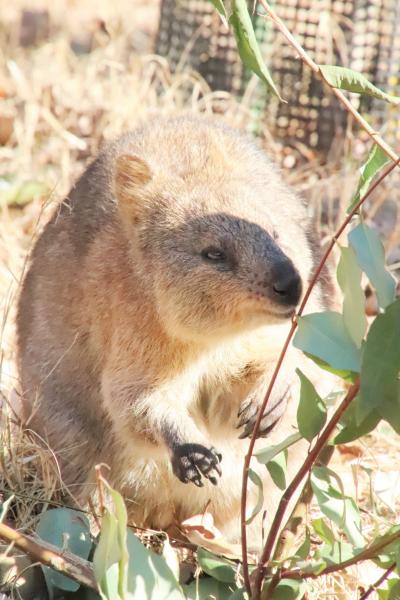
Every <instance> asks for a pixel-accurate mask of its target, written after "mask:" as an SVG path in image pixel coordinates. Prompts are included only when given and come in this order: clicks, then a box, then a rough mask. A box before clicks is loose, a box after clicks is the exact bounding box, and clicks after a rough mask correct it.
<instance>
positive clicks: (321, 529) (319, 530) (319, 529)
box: [311, 518, 336, 546]
mask: <svg viewBox="0 0 400 600" xmlns="http://www.w3.org/2000/svg"><path fill="white" fill-rule="evenodd" d="M311 525H312V528H313V529H314V532H315V533H316V534H317V535H318V537H320V538H321V540H322V541H323V542H325V543H326V544H328V545H330V546H333V544H334V543H335V541H336V540H335V534H334V533H333V531H332V529H331V528H330V527H329V526H328V525H327V524H326V522H325V520H324V519H322V518H319V519H314V520H313V521H311Z"/></svg>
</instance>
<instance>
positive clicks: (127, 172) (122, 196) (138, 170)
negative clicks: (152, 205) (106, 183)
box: [114, 154, 152, 203]
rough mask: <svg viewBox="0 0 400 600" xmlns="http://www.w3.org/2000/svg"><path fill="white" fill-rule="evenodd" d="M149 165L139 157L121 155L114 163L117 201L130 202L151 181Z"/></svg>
mask: <svg viewBox="0 0 400 600" xmlns="http://www.w3.org/2000/svg"><path fill="white" fill-rule="evenodd" d="M151 178H152V173H151V170H150V167H149V165H148V164H147V162H146V161H144V160H143V159H142V158H140V157H139V156H135V155H133V154H122V155H121V156H118V158H117V159H116V161H115V172H114V185H115V193H116V196H117V199H118V201H120V202H122V203H125V202H126V201H128V202H132V200H134V198H135V197H137V195H138V193H140V190H141V189H143V188H144V187H145V185H146V184H147V183H148V182H149V181H150V180H151Z"/></svg>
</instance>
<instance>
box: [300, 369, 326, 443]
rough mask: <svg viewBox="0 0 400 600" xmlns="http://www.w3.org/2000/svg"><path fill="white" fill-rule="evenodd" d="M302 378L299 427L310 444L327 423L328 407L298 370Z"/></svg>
mask: <svg viewBox="0 0 400 600" xmlns="http://www.w3.org/2000/svg"><path fill="white" fill-rule="evenodd" d="M296 373H297V375H298V376H299V378H300V383H301V384H300V402H299V407H298V409H297V426H298V428H299V431H300V433H301V435H302V436H303V437H304V438H306V440H308V441H309V442H311V440H312V439H313V438H314V437H315V436H316V435H317V434H318V433H319V432H320V431H321V429H322V428H323V426H324V425H325V422H326V407H325V404H324V403H323V401H322V399H321V397H320V395H319V394H318V392H317V390H316V389H315V387H314V386H313V384H312V383H311V381H310V380H309V379H308V378H307V377H306V376H305V375H304V373H302V372H301V371H300V369H296Z"/></svg>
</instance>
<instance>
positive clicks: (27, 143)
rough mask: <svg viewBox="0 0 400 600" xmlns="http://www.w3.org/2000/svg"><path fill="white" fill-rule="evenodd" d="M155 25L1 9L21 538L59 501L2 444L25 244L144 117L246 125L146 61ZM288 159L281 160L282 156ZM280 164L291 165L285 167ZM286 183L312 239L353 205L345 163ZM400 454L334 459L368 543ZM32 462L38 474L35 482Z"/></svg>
mask: <svg viewBox="0 0 400 600" xmlns="http://www.w3.org/2000/svg"><path fill="white" fill-rule="evenodd" d="M82 4H83V5H84V8H82ZM28 5H29V9H30V10H36V9H44V10H46V11H48V15H49V27H48V28H47V26H46V25H43V24H42V25H41V26H39V27H36V30H35V28H34V29H33V34H32V33H30V32H29V27H28V28H25V29H24V30H22V29H21V27H20V21H21V15H22V11H23V8H24V7H27V6H28ZM115 6H118V14H116V12H115ZM25 18H28V17H25ZM157 20H158V0H147V1H146V0H143V1H139V0H119V2H118V3H116V2H115V1H114V2H112V1H111V0H102V1H100V2H98V1H97V2H96V1H95V0H90V1H89V0H87V1H86V2H85V3H81V2H74V1H71V0H70V1H69V0H56V1H54V0H53V1H52V0H47V1H46V0H42V1H39V0H37V1H33V0H31V1H30V2H29V3H28V2H23V0H13V2H12V3H7V4H5V3H2V6H1V13H0V48H1V49H0V319H1V321H2V324H1V329H0V339H1V355H0V377H1V379H0V390H1V393H2V397H3V427H2V431H1V434H2V438H3V444H4V446H5V450H4V452H3V454H2V456H1V464H2V467H3V468H2V473H0V494H2V493H4V494H5V496H6V497H7V496H8V495H9V493H10V492H14V493H15V494H16V498H17V501H16V503H15V506H14V518H15V520H16V521H15V522H16V525H18V526H19V527H24V528H29V527H31V526H32V525H33V524H34V521H35V516H36V513H37V511H38V510H43V509H44V505H43V504H42V503H40V504H38V500H39V499H42V500H43V499H45V498H47V499H49V498H51V497H57V493H56V490H57V489H58V488H59V479H58V473H57V469H56V466H55V464H54V461H52V460H51V453H50V452H49V451H48V450H47V449H45V448H43V447H42V445H41V444H40V443H39V442H38V440H36V439H34V438H32V437H31V436H29V435H26V434H25V435H22V433H18V434H15V433H14V435H13V437H12V439H11V437H10V434H9V428H8V425H9V422H10V420H9V411H8V410H7V406H8V404H9V401H10V400H12V398H13V393H14V392H13V389H14V387H17V380H16V374H15V365H14V359H15V356H14V337H13V313H14V306H15V297H16V294H17V292H18V282H19V281H20V278H21V274H22V271H23V265H24V261H25V258H26V254H27V251H28V250H29V248H30V246H31V243H32V239H33V238H34V236H35V235H37V232H38V231H39V230H40V226H41V224H42V223H43V222H45V220H46V218H47V216H48V214H49V213H50V212H51V209H52V206H53V205H54V202H55V201H57V200H59V199H61V198H62V197H63V195H64V194H65V193H66V192H67V191H68V189H69V187H70V185H71V182H72V181H73V180H74V179H75V178H76V176H77V175H78V174H79V173H80V172H81V171H82V169H83V168H84V166H85V164H86V163H87V161H88V160H89V159H90V157H91V156H93V154H94V153H95V152H96V151H97V149H98V147H99V146H100V144H101V142H102V141H103V140H104V139H109V138H111V137H113V136H115V135H117V134H119V133H120V132H122V131H124V130H126V129H127V128H132V127H134V126H135V125H136V124H137V123H138V122H139V121H140V120H141V119H149V118H151V115H152V114H154V112H155V111H161V112H164V113H176V112H177V111H180V110H182V109H188V108H190V109H192V110H196V111H208V112H212V111H213V110H218V112H219V113H223V114H224V115H225V118H226V119H227V120H228V121H229V122H231V123H233V124H237V125H245V124H246V122H247V120H248V106H247V105H244V104H243V103H240V101H238V100H235V99H234V98H231V97H230V96H229V95H228V94H226V93H225V92H211V90H210V89H209V88H208V86H207V84H206V83H205V82H204V81H203V80H202V79H201V78H200V77H199V76H197V75H196V74H195V73H192V72H190V70H186V71H183V72H181V73H179V74H177V75H172V74H171V72H170V70H169V68H168V64H167V62H166V61H165V59H163V58H161V57H157V56H154V55H152V54H151V52H152V49H153V43H154V36H155V32H156V30H157ZM28 25H29V18H28ZM32 35H33V37H35V35H36V36H38V37H37V39H36V42H37V43H36V44H34V45H27V46H25V47H23V46H22V45H21V44H28V43H29V42H32V41H34V40H33V38H32ZM41 35H42V38H40V36H41ZM29 36H31V37H29ZM74 50H75V51H74ZM78 50H79V51H80V52H81V53H80V54H77V51H78ZM89 50H90V51H89ZM268 139H269V138H268ZM268 147H269V149H270V151H272V152H273V153H275V155H276V159H277V160H281V159H282V157H283V154H282V145H276V144H271V142H269V143H268ZM363 149H364V144H362V143H357V144H355V145H354V146H353V155H354V154H355V155H360V154H361V153H362V151H363ZM290 152H291V151H290V150H289V151H288V149H285V153H284V156H285V157H287V156H288V155H290ZM357 158H358V160H359V156H357ZM294 162H296V157H295V159H294ZM284 164H286V165H289V164H291V161H290V160H289V161H288V160H287V158H285V160H284ZM286 176H287V178H288V179H289V180H290V181H291V182H292V183H293V184H294V185H295V186H296V187H297V189H298V190H299V191H301V192H302V193H304V194H305V195H306V196H307V197H309V199H310V200H311V202H312V205H313V206H314V208H315V209H317V214H318V215H319V218H320V221H321V222H322V223H323V225H322V226H321V229H322V233H323V235H328V234H329V232H330V231H331V229H332V226H333V224H334V222H335V221H336V220H337V217H336V213H337V207H338V206H340V207H343V206H346V204H347V203H348V200H349V198H350V197H351V194H352V190H353V189H354V183H355V182H356V180H357V177H358V175H357V173H356V172H355V170H354V167H353V166H351V165H349V163H348V162H343V163H341V164H328V165H324V166H323V167H322V166H321V165H318V164H312V165H311V164H309V163H304V162H303V164H302V165H301V166H300V165H299V166H298V167H296V168H291V169H290V171H287V172H286ZM396 185H397V186H398V181H397V183H394V182H393V181H392V183H390V184H389V185H388V186H386V187H385V189H382V191H380V192H379V194H377V195H375V197H374V200H373V202H372V203H371V205H370V207H369V214H370V216H371V217H372V216H374V217H375V220H376V223H377V225H378V227H379V228H380V230H381V231H382V233H383V234H384V237H385V240H386V245H387V248H388V250H389V253H390V257H391V262H392V263H396V261H400V254H399V252H398V244H399V240H400V231H399V222H400V219H399V218H397V212H396V211H397V210H398V208H397V207H396V194H395V186H396ZM397 189H398V188H397ZM397 202H398V197H397ZM342 214H343V213H342ZM399 455H400V440H399V439H398V438H396V437H395V436H394V435H393V434H392V432H391V430H390V429H389V427H387V426H386V427H382V428H381V429H380V431H379V432H377V433H374V435H372V436H368V437H367V438H365V439H364V440H363V441H362V442H357V443H354V444H351V445H349V447H347V448H343V449H342V451H341V452H340V453H339V454H338V455H337V458H336V459H335V461H334V465H335V468H336V467H337V468H338V470H339V472H340V475H341V477H342V480H343V482H344V485H345V489H346V491H347V492H349V491H350V490H351V489H353V490H354V495H355V496H356V497H357V499H358V501H359V503H360V506H361V507H362V509H363V511H364V520H365V532H366V533H368V531H369V530H372V528H373V526H374V525H376V524H378V525H379V526H380V527H383V528H384V527H385V526H387V524H388V523H393V522H395V521H396V519H397V521H399V517H400V502H399V499H398V498H399V496H400V476H399V474H398V468H397V467H396V463H397V465H398V461H399ZM38 462H39V463H41V464H42V465H44V471H43V474H42V476H41V479H40V480H39V478H38V475H37V464H38ZM370 478H371V480H372V487H371V489H372V490H373V492H372V496H371V493H370V486H369V482H370ZM26 496H29V497H26ZM0 561H1V556H0ZM379 573H380V572H379V570H378V569H377V568H376V567H374V566H373V565H372V564H368V565H367V566H363V567H360V568H359V569H354V570H353V571H352V572H351V573H350V574H349V575H346V576H345V577H344V578H341V577H337V576H335V577H329V578H325V579H324V581H323V582H319V583H318V584H316V585H315V592H314V593H313V594H311V595H310V598H342V599H350V598H356V597H357V596H356V589H357V585H358V583H359V582H361V583H362V584H363V585H364V586H365V585H368V584H369V583H371V582H372V581H374V580H375V579H377V578H378V576H379ZM372 597H373V596H372Z"/></svg>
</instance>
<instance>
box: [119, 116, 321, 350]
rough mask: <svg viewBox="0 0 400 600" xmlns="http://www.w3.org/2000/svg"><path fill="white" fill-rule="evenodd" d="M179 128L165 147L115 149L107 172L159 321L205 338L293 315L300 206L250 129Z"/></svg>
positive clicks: (303, 262) (299, 286)
mask: <svg viewBox="0 0 400 600" xmlns="http://www.w3.org/2000/svg"><path fill="white" fill-rule="evenodd" d="M183 129H184V131H183V132H182V131H180V129H179V125H176V132H175V133H174V134H173V133H171V132H169V137H168V143H169V147H168V149H167V150H168V152H167V151H166V150H165V148H164V147H163V146H164V145H165V144H166V142H164V144H163V140H162V139H158V143H159V147H158V148H157V147H155V145H154V144H153V145H152V144H149V145H148V147H146V145H144V146H143V150H142V153H141V154H140V155H139V154H135V153H132V154H130V153H127V154H122V155H120V156H118V157H117V158H116V165H115V176H114V184H115V194H116V198H117V202H118V205H119V210H120V215H121V219H122V223H123V230H124V232H125V234H126V235H127V237H128V239H129V241H130V244H131V249H132V253H131V256H132V261H133V266H134V268H135V269H136V271H137V272H140V275H141V277H142V279H143V281H144V282H145V284H146V285H147V286H148V287H149V288H151V289H152V291H153V293H154V298H155V300H156V304H157V310H158V313H159V316H160V318H161V320H162V322H163V324H164V326H165V328H166V329H167V330H168V332H169V334H170V335H173V336H176V337H178V338H180V339H182V340H187V341H194V340H198V341H199V342H205V343H207V342H208V341H210V342H212V341H213V340H215V339H216V338H222V337H228V336H230V335H232V334H237V333H240V332H244V331H246V330H249V329H252V328H255V327H259V326H262V325H266V324H269V323H277V322H278V323H282V322H284V321H285V320H288V319H290V318H291V317H292V315H293V314H294V311H295V309H296V306H297V305H298V303H299V301H300V299H301V295H302V290H303V289H304V284H305V283H306V281H307V279H308V277H309V274H310V270H311V264H312V263H311V257H310V248H309V244H308V242H307V236H306V228H307V218H306V215H305V210H304V207H303V206H302V204H301V202H300V200H299V199H298V198H296V197H295V196H294V195H293V194H292V193H291V192H290V191H289V190H288V189H287V187H286V186H285V185H284V184H283V183H282V180H281V178H280V176H279V175H278V174H277V172H276V170H275V169H274V168H273V166H272V165H271V163H270V162H269V161H268V159H267V158H266V157H265V156H264V154H263V153H262V152H261V151H259V150H258V149H257V148H256V147H255V146H254V145H253V144H252V143H251V142H250V141H249V140H248V139H247V137H244V136H241V135H239V134H237V133H236V132H232V131H231V130H227V129H225V128H218V127H215V126H211V125H209V124H208V125H207V126H204V124H203V123H201V122H200V126H199V124H197V128H196V127H192V129H191V128H190V127H188V126H187V124H186V126H184V127H183ZM199 130H200V132H199ZM160 135H161V134H160V133H159V134H158V138H159V137H160ZM164 135H166V134H165V132H164ZM174 135H175V137H173V136H174ZM171 138H172V139H175V145H173V144H172V143H171Z"/></svg>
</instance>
